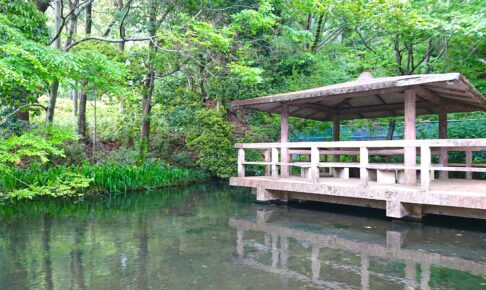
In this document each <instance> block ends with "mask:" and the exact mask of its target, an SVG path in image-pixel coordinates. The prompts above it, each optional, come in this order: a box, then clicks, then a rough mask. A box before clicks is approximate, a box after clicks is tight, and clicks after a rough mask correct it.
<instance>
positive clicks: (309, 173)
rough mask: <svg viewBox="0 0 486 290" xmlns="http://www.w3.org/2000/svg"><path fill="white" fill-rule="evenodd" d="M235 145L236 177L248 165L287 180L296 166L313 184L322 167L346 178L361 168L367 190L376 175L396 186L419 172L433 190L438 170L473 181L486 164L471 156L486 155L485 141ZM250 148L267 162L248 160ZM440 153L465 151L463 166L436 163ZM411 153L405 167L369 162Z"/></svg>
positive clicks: (388, 141) (424, 185) (421, 181)
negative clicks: (344, 158)
mask: <svg viewBox="0 0 486 290" xmlns="http://www.w3.org/2000/svg"><path fill="white" fill-rule="evenodd" d="M235 147H236V148H238V177H245V166H246V165H261V166H265V173H264V174H265V176H272V177H274V178H277V177H283V178H286V177H289V175H291V170H289V168H291V167H298V168H300V169H301V172H302V176H305V177H307V178H308V179H309V181H310V182H312V183H319V182H320V180H321V173H320V169H321V168H330V169H332V171H333V173H334V174H333V175H334V176H335V177H342V178H349V169H350V168H358V169H359V178H360V180H361V181H360V182H361V184H362V185H363V186H367V185H368V181H369V180H370V179H371V178H370V174H371V175H373V177H374V176H375V174H376V175H378V179H380V177H381V181H382V182H383V183H387V182H389V183H394V181H395V179H394V178H395V177H394V176H397V179H400V178H401V179H402V180H403V178H405V179H406V180H407V178H408V181H405V182H400V183H406V184H410V185H415V184H416V181H415V178H416V172H418V171H420V185H421V187H422V189H423V190H430V183H431V180H433V179H434V171H445V172H447V171H460V172H466V178H467V179H471V178H472V173H473V172H486V165H485V164H473V158H472V157H473V152H477V151H486V139H436V140H413V141H406V140H387V141H335V142H288V143H243V144H241V143H240V144H236V146H235ZM249 149H252V150H259V151H260V152H261V153H262V154H263V157H264V160H263V161H248V160H246V158H245V150H249ZM417 149H418V150H417ZM441 151H442V152H444V151H446V152H452V151H460V152H465V156H466V158H465V163H464V164H447V160H445V161H442V164H432V155H435V154H436V155H439V154H440V152H441ZM407 152H408V153H407ZM407 154H408V156H409V158H405V162H404V163H403V164H400V163H373V162H370V156H396V155H405V156H407ZM284 155H288V156H299V155H300V156H306V158H307V160H306V161H303V162H302V161H294V162H293V161H292V158H289V157H288V156H284ZM341 155H348V156H351V160H352V161H351V162H340V161H339V160H340V157H339V156H341ZM417 155H419V156H420V164H418V165H417V163H416V161H415V160H414V159H416V158H414V157H416V156H417ZM328 156H334V158H333V161H331V162H330V161H328ZM410 156H411V158H410ZM279 157H280V158H279ZM309 157H310V158H309ZM358 157H359V161H358V160H357V159H358ZM287 160H288V161H287ZM283 161H286V162H283ZM279 169H280V171H279ZM395 174H396V175H395ZM387 179H388V181H387ZM410 180H411V181H410ZM378 181H379V180H378Z"/></svg>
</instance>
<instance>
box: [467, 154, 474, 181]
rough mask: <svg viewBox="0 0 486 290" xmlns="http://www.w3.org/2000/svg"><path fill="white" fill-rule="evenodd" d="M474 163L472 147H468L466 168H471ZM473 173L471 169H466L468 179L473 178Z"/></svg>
mask: <svg viewBox="0 0 486 290" xmlns="http://www.w3.org/2000/svg"><path fill="white" fill-rule="evenodd" d="M472 164H473V154H472V151H471V149H466V169H467V168H471V167H472ZM472 177H473V173H472V172H471V171H466V179H472Z"/></svg>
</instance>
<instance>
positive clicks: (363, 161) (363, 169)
mask: <svg viewBox="0 0 486 290" xmlns="http://www.w3.org/2000/svg"><path fill="white" fill-rule="evenodd" d="M368 162H369V161H368V148H366V147H361V148H360V149H359V165H360V169H359V176H360V179H361V185H363V186H367V185H368V168H367V167H368Z"/></svg>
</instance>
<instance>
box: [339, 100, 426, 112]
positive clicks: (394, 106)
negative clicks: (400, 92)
mask: <svg viewBox="0 0 486 290" xmlns="http://www.w3.org/2000/svg"><path fill="white" fill-rule="evenodd" d="M428 105H429V104H428V102H417V108H420V109H423V108H427V107H428ZM393 110H403V103H395V104H386V105H372V106H365V107H354V108H352V109H342V110H340V111H339V112H340V113H341V114H355V113H371V112H384V111H393Z"/></svg>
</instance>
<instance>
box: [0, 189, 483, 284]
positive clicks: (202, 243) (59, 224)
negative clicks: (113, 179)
mask: <svg viewBox="0 0 486 290" xmlns="http://www.w3.org/2000/svg"><path fill="white" fill-rule="evenodd" d="M383 215H384V213H383V212H381V211H375V210H365V209H360V208H354V207H341V206H330V205H324V204H317V203H297V204H293V205H291V206H279V205H273V204H256V203H255V202H254V196H253V195H251V194H250V191H249V190H246V189H239V188H233V187H229V186H227V185H226V184H224V183H209V184H201V185H195V186H190V187H185V188H170V189H164V190H161V191H153V192H143V193H136V194H127V195H120V196H116V197H112V198H109V199H103V200H98V201H92V202H81V203H77V204H73V203H68V202H59V201H45V202H29V203H24V204H22V205H18V206H15V207H8V208H3V209H2V210H0V219H1V221H2V222H1V226H0V289H9V290H10V289H394V288H400V289H413V288H417V289H418V288H422V289H486V227H484V224H481V223H480V222H477V221H476V222H474V221H465V220H458V219H449V218H444V217H440V218H430V219H427V220H425V222H424V223H413V222H404V221H392V220H390V219H386V218H385V217H383Z"/></svg>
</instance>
